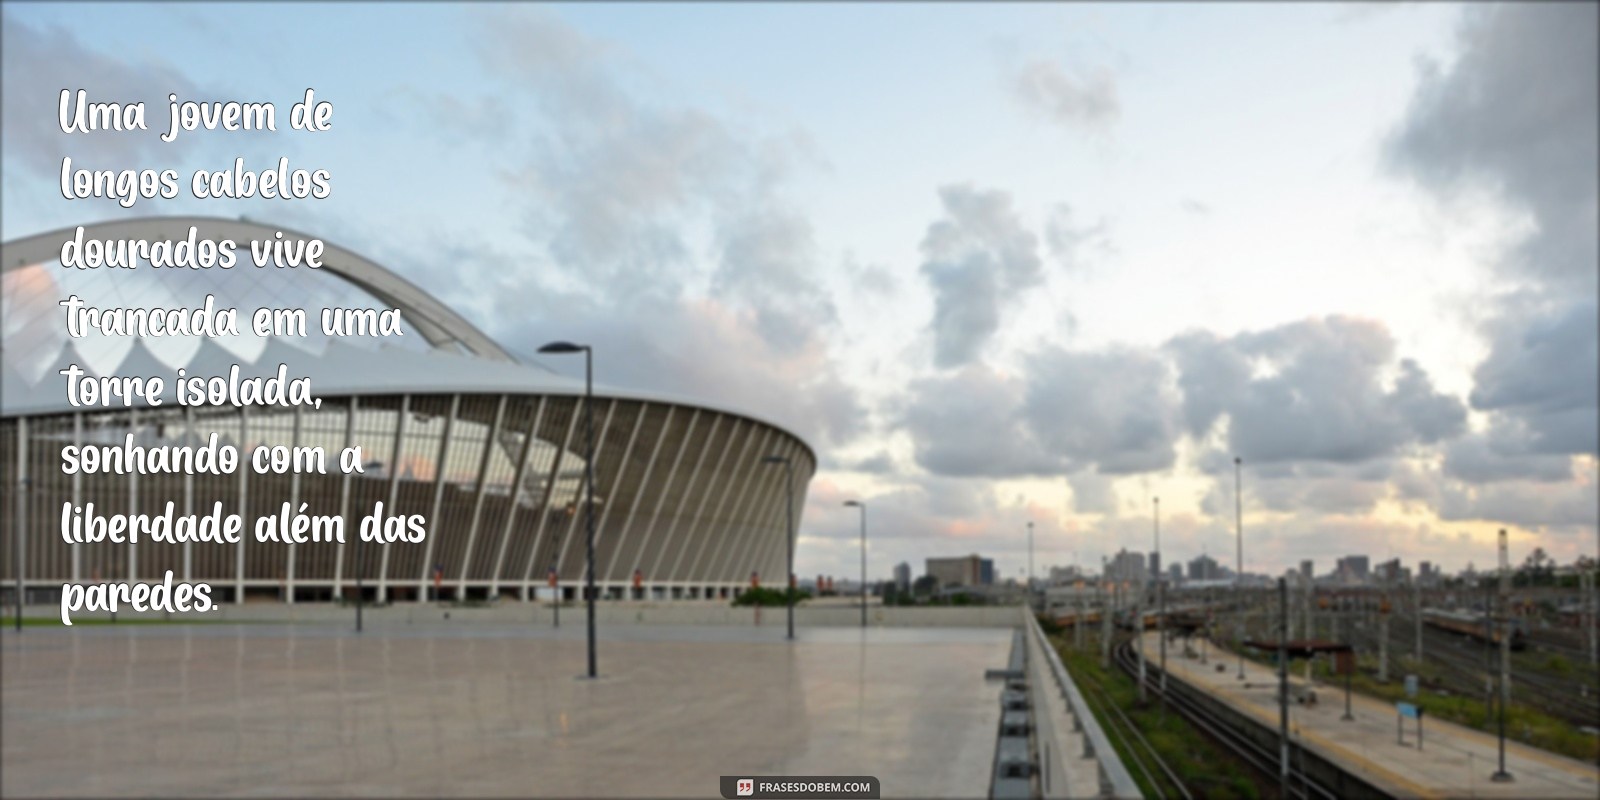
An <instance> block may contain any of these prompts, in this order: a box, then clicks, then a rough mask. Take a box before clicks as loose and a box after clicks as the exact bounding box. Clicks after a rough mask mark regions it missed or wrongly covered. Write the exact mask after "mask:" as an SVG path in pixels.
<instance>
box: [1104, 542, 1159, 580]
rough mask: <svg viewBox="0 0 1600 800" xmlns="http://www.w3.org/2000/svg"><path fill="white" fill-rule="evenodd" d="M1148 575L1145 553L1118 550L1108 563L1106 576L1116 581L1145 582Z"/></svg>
mask: <svg viewBox="0 0 1600 800" xmlns="http://www.w3.org/2000/svg"><path fill="white" fill-rule="evenodd" d="M1148 576H1149V573H1147V572H1145V566H1144V554H1143V553H1130V552H1128V551H1127V550H1118V551H1117V554H1116V555H1115V556H1113V557H1112V559H1111V563H1109V564H1107V565H1106V577H1108V578H1110V579H1111V580H1114V581H1133V582H1136V583H1143V582H1145V581H1146V580H1148Z"/></svg>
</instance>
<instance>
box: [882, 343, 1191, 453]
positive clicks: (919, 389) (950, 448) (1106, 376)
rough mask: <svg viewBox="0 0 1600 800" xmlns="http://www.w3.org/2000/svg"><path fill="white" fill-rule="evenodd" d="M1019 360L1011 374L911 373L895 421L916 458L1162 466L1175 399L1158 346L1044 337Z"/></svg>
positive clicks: (1169, 449) (986, 370) (979, 369)
mask: <svg viewBox="0 0 1600 800" xmlns="http://www.w3.org/2000/svg"><path fill="white" fill-rule="evenodd" d="M1024 362H1025V369H1024V372H1023V373H1022V374H1020V375H1006V374H1002V373H1000V372H998V371H996V370H994V369H992V368H990V367H987V366H984V365H981V364H975V365H971V366H968V367H965V368H963V369H961V370H960V371H959V372H956V373H954V374H951V375H943V376H937V377H931V378H924V379H922V380H919V381H916V382H914V383H913V384H912V385H911V388H910V391H909V395H908V401H907V406H906V410H905V413H904V414H903V423H904V426H905V428H906V430H907V431H908V432H909V433H910V434H911V437H912V440H913V442H914V446H915V453H916V460H917V463H918V465H920V466H921V467H922V468H924V469H926V470H928V471H930V472H932V473H934V474H937V475H944V476H965V477H980V476H981V477H994V478H1000V477H1018V476H1024V475H1059V474H1062V473H1066V472H1076V471H1080V470H1086V469H1095V470H1098V471H1099V472H1102V473H1107V474H1112V475H1121V474H1128V473H1134V472H1145V471H1150V470H1159V469H1166V468H1168V467H1170V466H1172V464H1173V462H1174V459H1175V450H1174V441H1175V439H1176V437H1177V427H1178V426H1177V423H1176V401H1175V399H1174V398H1173V397H1171V395H1170V393H1169V392H1168V391H1167V387H1166V384H1167V381H1168V371H1167V365H1166V363H1165V362H1164V361H1162V360H1161V359H1160V358H1159V357H1158V354H1156V353H1154V352H1151V351H1141V350H1137V349H1132V348H1112V349H1108V350H1105V351H1092V352H1075V351H1068V350H1064V349H1062V348H1059V347H1055V346H1044V347H1041V348H1040V349H1039V350H1037V351H1036V352H1034V353H1032V354H1031V355H1029V356H1027V357H1026V358H1025V359H1024Z"/></svg>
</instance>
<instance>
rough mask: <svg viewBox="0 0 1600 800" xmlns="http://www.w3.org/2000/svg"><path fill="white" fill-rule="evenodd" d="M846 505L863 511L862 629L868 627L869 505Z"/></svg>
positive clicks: (854, 501)
mask: <svg viewBox="0 0 1600 800" xmlns="http://www.w3.org/2000/svg"><path fill="white" fill-rule="evenodd" d="M844 504H845V505H847V506H850V507H853V508H859V509H861V627H862V628H866V627H867V504H866V503H863V502H861V501H860V500H846V501H844Z"/></svg>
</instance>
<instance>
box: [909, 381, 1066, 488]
mask: <svg viewBox="0 0 1600 800" xmlns="http://www.w3.org/2000/svg"><path fill="white" fill-rule="evenodd" d="M1022 392H1023V387H1022V386H1021V385H1019V382H1018V381H1017V380H1016V379H1014V378H1007V377H1005V376H1002V375H1000V374H998V373H996V372H994V371H993V370H991V369H989V368H988V367H985V366H983V365H980V364H975V365H972V366H969V367H966V368H963V369H962V370H960V371H958V372H955V373H953V374H950V375H945V376H939V377H932V378H924V379H922V380H919V381H916V382H914V383H912V385H911V387H910V392H909V404H908V408H907V409H906V412H905V415H904V423H905V427H906V429H907V430H908V431H909V432H910V434H911V437H912V440H913V444H914V445H915V448H916V460H917V463H918V464H919V465H920V466H922V468H923V469H926V470H928V471H929V472H932V473H934V474H936V475H943V476H952V477H982V476H988V477H1008V476H1017V475H1029V474H1042V473H1048V472H1051V471H1053V470H1054V469H1055V468H1056V467H1057V466H1058V465H1059V462H1058V461H1057V460H1055V459H1050V458H1047V457H1045V456H1044V454H1043V453H1042V452H1040V451H1039V450H1038V448H1037V446H1036V444H1035V443H1034V441H1033V439H1032V438H1031V437H1030V436H1028V435H1027V431H1026V429H1025V428H1024V426H1023V423H1022V419H1021V414H1020V410H1021V409H1020V406H1019V403H1018V398H1019V397H1020V396H1021V394H1022Z"/></svg>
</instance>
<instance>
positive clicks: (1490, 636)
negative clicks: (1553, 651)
mask: <svg viewBox="0 0 1600 800" xmlns="http://www.w3.org/2000/svg"><path fill="white" fill-rule="evenodd" d="M1422 621H1423V622H1426V623H1427V624H1428V625H1429V626H1431V627H1434V628H1438V629H1440V630H1445V631H1450V632H1451V633H1458V634H1461V635H1462V636H1470V637H1472V638H1474V639H1477V640H1478V641H1480V642H1491V643H1493V644H1499V643H1500V637H1501V635H1502V634H1503V633H1504V632H1505V629H1504V627H1502V625H1500V624H1499V623H1496V622H1493V621H1491V620H1489V619H1488V618H1486V617H1484V616H1483V615H1482V614H1477V613H1472V612H1467V611H1444V610H1442V609H1437V608H1430V609H1425V610H1424V611H1423V612H1422ZM1509 627H1510V631H1511V634H1510V635H1511V649H1512V650H1517V651H1521V650H1526V649H1528V633H1527V624H1526V623H1525V622H1524V621H1523V620H1521V619H1518V618H1516V617H1513V618H1511V620H1510V624H1509Z"/></svg>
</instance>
